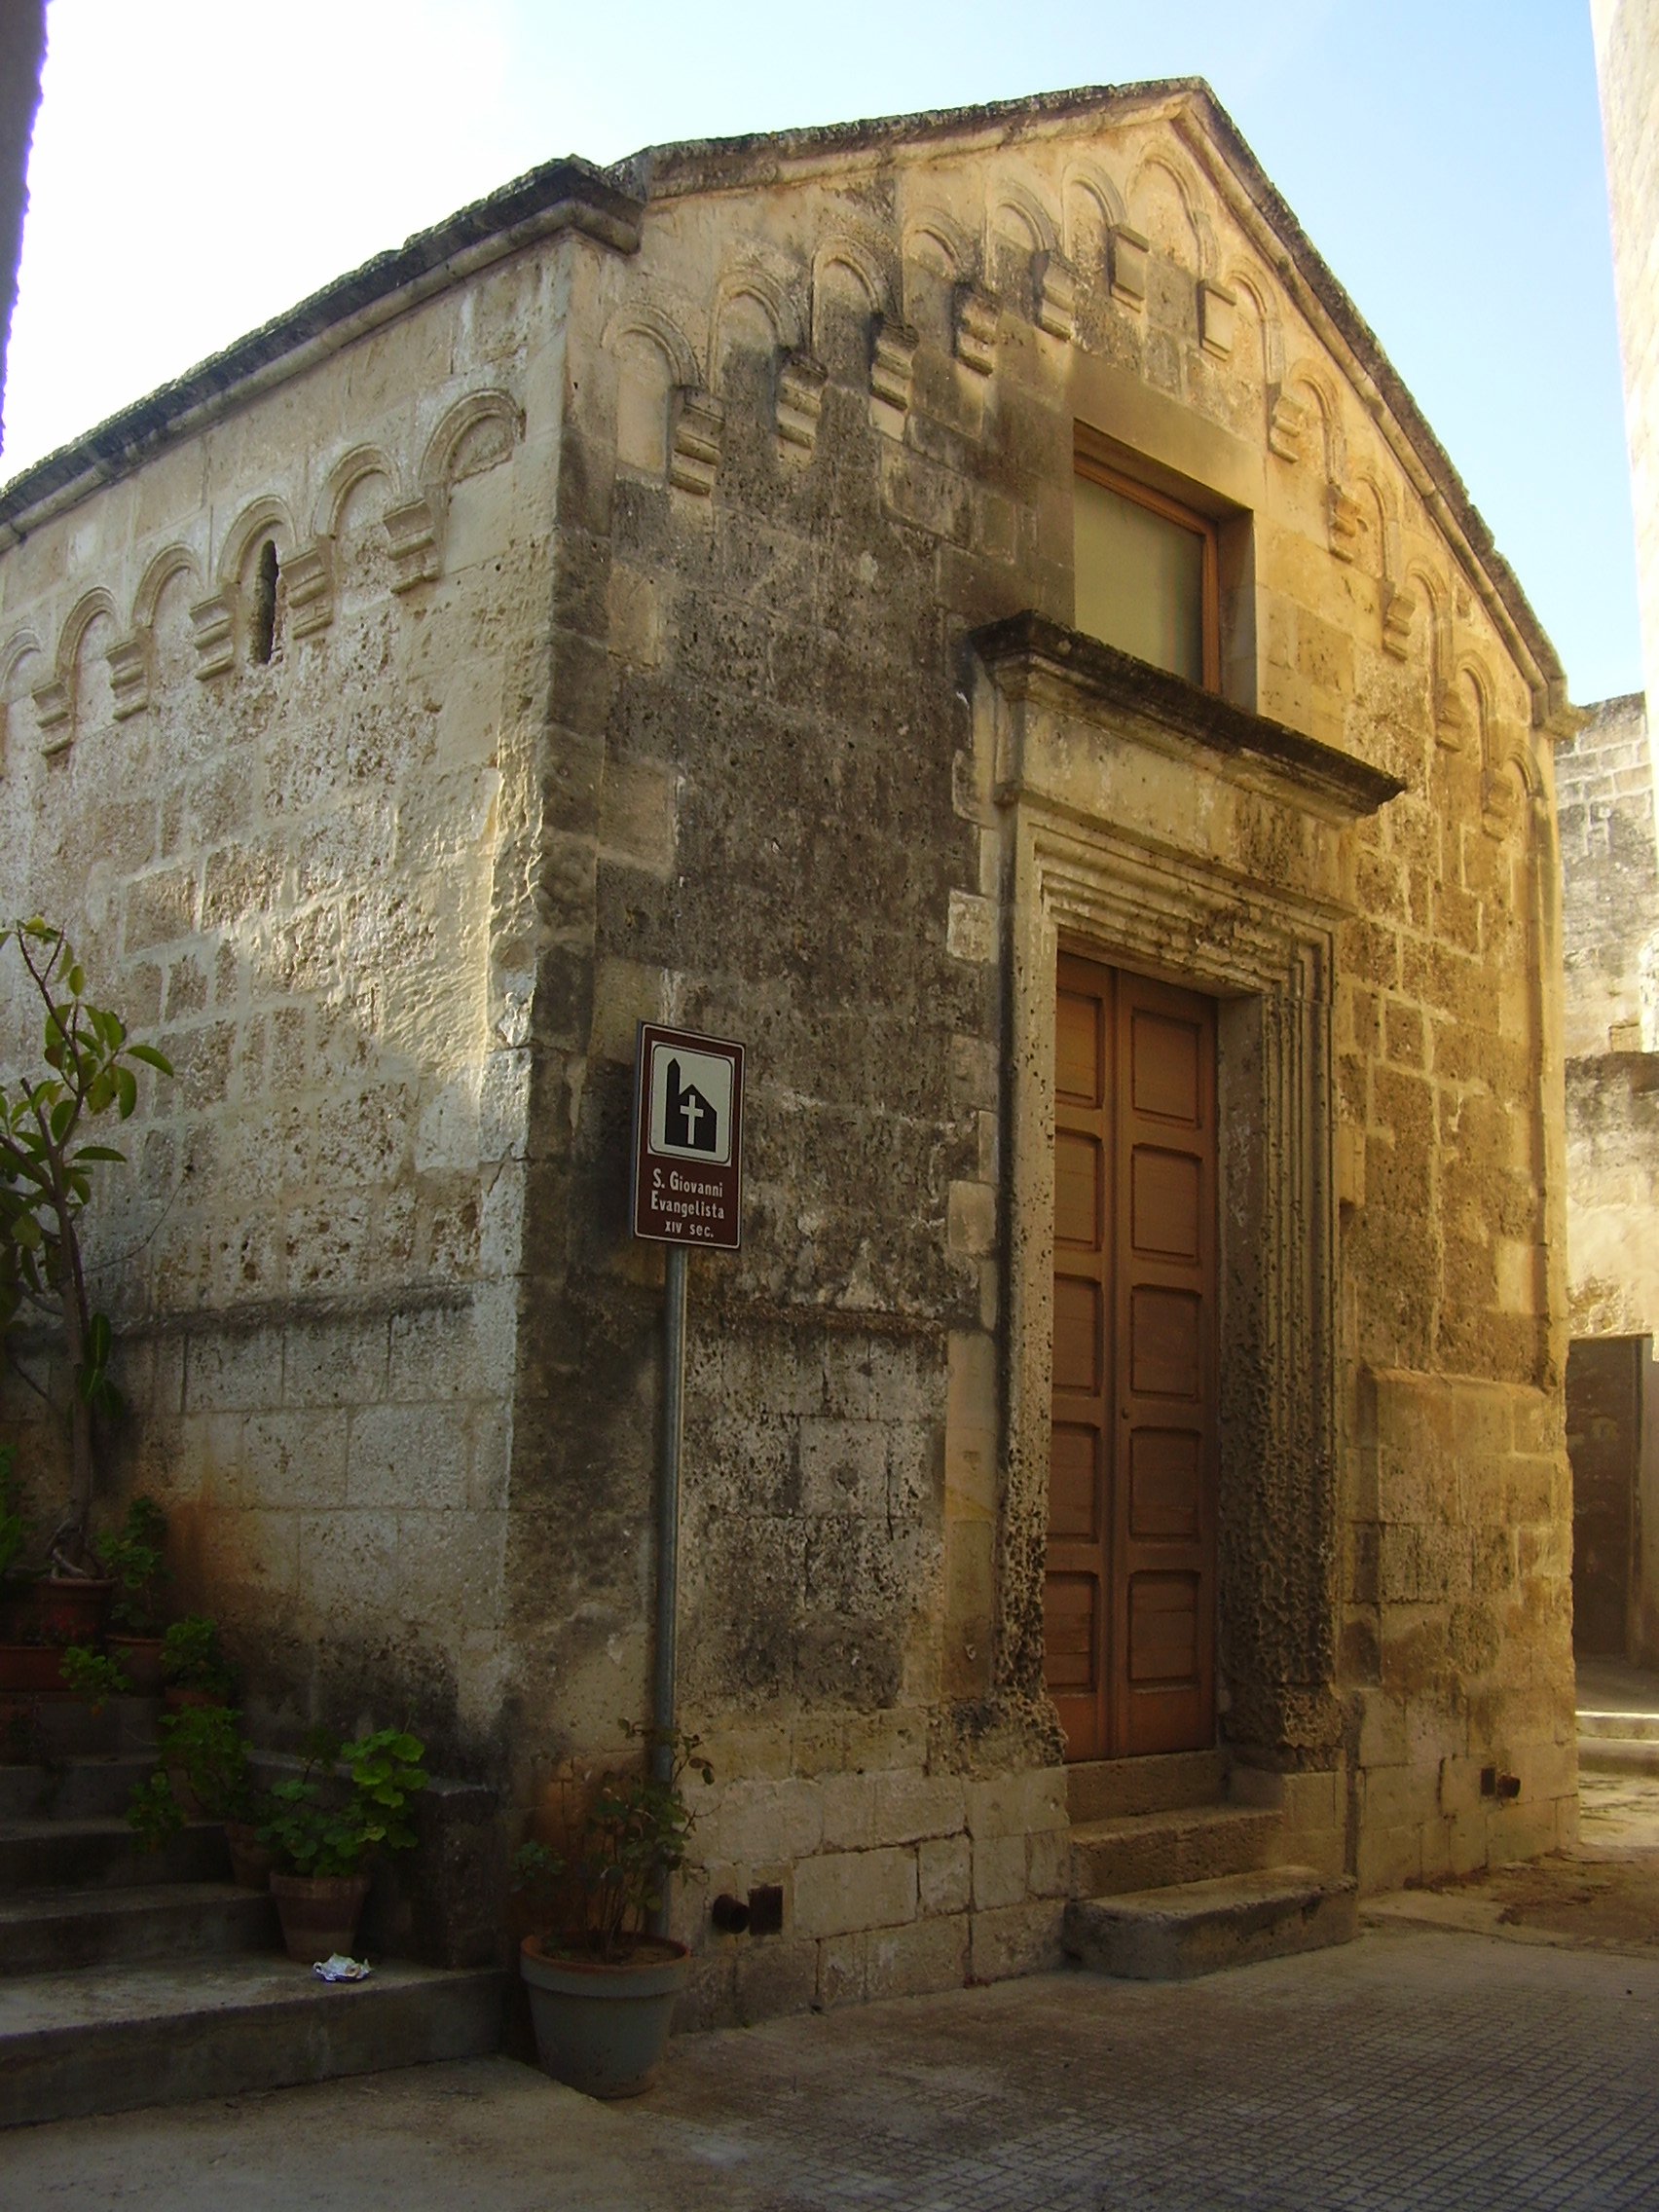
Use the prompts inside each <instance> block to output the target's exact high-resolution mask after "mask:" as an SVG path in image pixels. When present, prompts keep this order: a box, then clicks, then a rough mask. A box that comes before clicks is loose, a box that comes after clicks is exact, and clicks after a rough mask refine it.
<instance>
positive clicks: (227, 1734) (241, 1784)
mask: <svg viewBox="0 0 1659 2212" xmlns="http://www.w3.org/2000/svg"><path fill="white" fill-rule="evenodd" d="M240 1718H241V1715H240V1714H239V1713H237V1712H235V1711H233V1709H232V1708H231V1707H230V1706H228V1705H187V1706H186V1707H185V1708H184V1710H183V1712H182V1713H164V1714H163V1715H162V1717H161V1719H160V1720H158V1721H157V1723H156V1748H157V1755H158V1757H159V1760H160V1763H161V1765H162V1766H163V1767H164V1768H166V1771H167V1772H168V1773H169V1774H172V1773H174V1772H176V1773H179V1774H181V1775H182V1776H183V1777H184V1781H185V1784H186V1786H187V1788H189V1790H190V1792H191V1794H192V1795H193V1796H194V1797H195V1799H196V1801H197V1803H198V1804H199V1805H200V1806H201V1808H202V1810H203V1814H204V1815H205V1817H206V1818H207V1819H208V1820H210V1821H241V1820H246V1818H247V1816H248V1812H249V1810H250V1801H251V1798H252V1795H253V1783H252V1778H251V1777H250V1775H249V1774H248V1770H247V1754H248V1752H249V1751H250V1750H251V1749H252V1747H251V1745H250V1744H249V1743H248V1740H247V1738H246V1737H245V1736H243V1735H242V1733H241V1731H240V1728H239V1727H238V1725H237V1723H238V1722H239V1720H240Z"/></svg>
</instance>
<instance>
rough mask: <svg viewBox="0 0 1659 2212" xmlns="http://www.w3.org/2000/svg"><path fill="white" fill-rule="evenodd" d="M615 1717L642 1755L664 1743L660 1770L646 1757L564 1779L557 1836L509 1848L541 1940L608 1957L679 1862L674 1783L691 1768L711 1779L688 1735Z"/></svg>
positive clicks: (681, 1807)
mask: <svg viewBox="0 0 1659 2212" xmlns="http://www.w3.org/2000/svg"><path fill="white" fill-rule="evenodd" d="M622 1727H623V1730H624V1732H625V1733H626V1734H627V1736H628V1737H629V1738H630V1739H633V1740H637V1741H638V1742H639V1743H640V1745H641V1747H642V1750H643V1751H644V1752H645V1754H646V1755H647V1757H648V1754H649V1753H650V1752H651V1751H654V1750H655V1749H657V1748H658V1747H659V1746H662V1745H666V1746H667V1748H668V1752H669V1761H668V1765H669V1772H668V1779H667V1780H666V1781H660V1780H658V1779H657V1778H656V1777H655V1776H654V1775H653V1774H652V1773H651V1772H650V1771H649V1766H648V1765H642V1766H640V1767H638V1768H635V1767H627V1768H621V1769H616V1768H611V1769H608V1770H607V1771H606V1772H604V1773H602V1774H599V1775H596V1776H594V1777H592V1778H591V1780H590V1781H588V1782H587V1784H586V1785H585V1786H583V1785H581V1784H578V1783H577V1782H576V1781H574V1780H573V1779H572V1780H571V1782H570V1783H569V1784H567V1786H566V1801H565V1805H564V1808H563V1818H562V1820H561V1823H560V1825H561V1827H562V1829H563V1833H562V1835H561V1837H560V1839H559V1841H558V1842H557V1843H547V1842H542V1841H535V1842H531V1843H527V1844H524V1845H522V1846H521V1847H520V1849H519V1851H518V1852H517V1854H516V1855H515V1857H514V1860H513V1874H514V1877H515V1888H516V1889H517V1891H518V1893H519V1894H520V1895H521V1896H522V1897H524V1899H526V1901H527V1903H528V1905H529V1907H530V1910H531V1913H532V1915H533V1917H534V1919H535V1923H536V1932H537V1934H538V1935H539V1936H541V1939H542V1942H543V1945H544V1947H546V1948H548V1949H552V1950H562V1951H565V1952H572V1951H578V1950H580V1951H588V1952H591V1953H592V1954H593V1955H595V1956H596V1957H598V1958H601V1959H606V1960H612V1959H615V1958H616V1957H618V1956H619V1954H620V1953H621V1952H622V1951H624V1950H625V1949H626V1948H627V1947H628V1946H629V1944H630V1942H631V1941H632V1939H633V1938H634V1937H635V1936H639V1935H641V1934H642V1933H643V1932H644V1930H645V1920H646V1917H647V1915H648V1914H650V1913H651V1912H653V1911H654V1910H655V1909H656V1907H657V1906H658V1905H659V1904H660V1903H661V1901H662V1885H663V1879H664V1877H665V1876H666V1875H668V1874H672V1873H674V1872H675V1871H676V1870H677V1869H678V1868H679V1867H680V1866H682V1864H683V1863H684V1860H685V1845H686V1842H687V1839H688V1838H689V1836H690V1833H691V1830H692V1827H693V1826H694V1825H695V1822H694V1819H693V1816H692V1814H691V1812H690V1810H689V1808H688V1807H687V1805H686V1803H685V1798H684V1795H683V1792H682V1783H683V1781H684V1778H685V1776H686V1774H687V1773H688V1772H692V1771H695V1772H696V1773H698V1774H700V1775H701V1776H702V1778H703V1780H704V1781H705V1782H713V1780H714V1779H715V1775H714V1769H713V1768H712V1767H711V1766H710V1765H709V1763H708V1761H707V1760H706V1759H702V1758H699V1757H698V1755H697V1753H698V1748H699V1743H700V1739H699V1738H698V1737H696V1736H687V1735H685V1734H683V1733H682V1731H680V1730H674V1731H672V1732H668V1733H664V1732H663V1731H662V1730H659V1729H655V1728H637V1727H636V1726H635V1725H634V1724H633V1723H632V1722H631V1721H627V1720H625V1721H623V1723H622Z"/></svg>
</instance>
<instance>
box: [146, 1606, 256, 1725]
mask: <svg viewBox="0 0 1659 2212" xmlns="http://www.w3.org/2000/svg"><path fill="white" fill-rule="evenodd" d="M162 1677H163V1679H164V1681H165V1682H166V1701H167V1705H168V1707H169V1709H170V1710H171V1711H173V1712H175V1713H176V1712H178V1711H179V1710H180V1709H181V1708H182V1707H184V1706H187V1705H229V1703H230V1702H231V1700H232V1698H233V1697H235V1696H236V1694H237V1677H236V1670H235V1668H234V1667H233V1666H232V1665H231V1663H230V1661H229V1660H228V1659H227V1658H226V1657H225V1653H224V1647H223V1645H222V1644H221V1643H220V1641H219V1624H218V1622H217V1621H215V1620H212V1619H210V1618H209V1616H208V1615H207V1614H205V1613H186V1614H185V1616H184V1618H183V1620H180V1621H174V1622H173V1623H172V1625H171V1626H170V1627H169V1628H168V1630H167V1632H166V1636H164V1637H163V1639H162Z"/></svg>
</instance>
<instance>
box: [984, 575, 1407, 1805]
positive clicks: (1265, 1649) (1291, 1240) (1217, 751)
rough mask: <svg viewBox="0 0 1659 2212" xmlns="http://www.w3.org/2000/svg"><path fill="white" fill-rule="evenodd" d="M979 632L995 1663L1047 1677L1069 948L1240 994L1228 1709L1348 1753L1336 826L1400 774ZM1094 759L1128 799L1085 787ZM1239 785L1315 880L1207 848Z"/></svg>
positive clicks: (1306, 1752)
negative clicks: (1061, 1067)
mask: <svg viewBox="0 0 1659 2212" xmlns="http://www.w3.org/2000/svg"><path fill="white" fill-rule="evenodd" d="M974 643H975V646H976V649H977V653H978V655H979V661H980V667H981V670H982V671H983V672H984V678H985V681H983V682H981V683H980V685H979V696H978V699H977V702H976V704H977V715H976V720H977V746H976V750H977V753H978V754H980V755H981V756H985V759H984V765H985V767H986V768H987V769H988V771H989V775H988V781H989V784H990V795H991V797H992V799H993V801H994V804H995V808H996V813H997V817H998V821H999V827H1000V842H1001V854H1000V859H1001V893H1002V903H1003V911H1004V917H1005V924H1006V937H1005V941H1004V956H1005V959H1006V963H1007V967H1006V974H1007V977H1008V983H1009V999H1008V1006H1007V1022H1008V1041H1009V1051H1008V1060H1007V1067H1008V1088H1007V1096H1006V1101H1005V1115H1006V1123H1005V1126H1006V1128H1007V1130H1008V1137H1009V1141H1008V1144H1007V1146H1006V1148H1005V1159H1006V1168H1005V1176H1006V1194H1005V1195H1006V1203H1007V1209H1008V1210H1007V1221H1008V1234H1007V1240H1006V1247H1005V1249H1006V1252H1007V1268H1008V1274H1007V1282H1008V1329H1007V1336H1006V1339H1005V1342H1006V1346H1007V1364H1006V1399H1005V1434H1006V1468H1007V1481H1006V1488H1005V1492H1004V1508H1003V1515H1002V1527H1001V1531H1000V1534H1001V1545H1000V1560H999V1568H1000V1571H999V1575H998V1588H999V1610H1000V1618H999V1666H998V1676H999V1680H1000V1682H1001V1684H1002V1686H1003V1688H1004V1690H1005V1692H1006V1693H1012V1694H1013V1695H1014V1696H1015V1697H1018V1698H1020V1699H1021V1700H1024V1699H1027V1698H1036V1699H1039V1700H1043V1699H1046V1691H1045V1690H1044V1687H1043V1679H1042V1635H1043V1632H1042V1582H1043V1567H1044V1560H1045V1553H1046V1541H1047V1521H1048V1475H1049V1430H1050V1409H1051V1319H1052V1316H1051V1308H1052V1288H1051V1285H1052V1272H1053V1125H1054V1109H1053V1082H1054V1035H1053V1024H1054V976H1055V961H1056V957H1057V954H1058V952H1059V950H1060V948H1061V945H1062V943H1064V944H1067V945H1070V946H1072V947H1075V949H1077V950H1079V951H1082V952H1087V953H1088V955H1089V957H1091V958H1095V959H1099V960H1103V961H1107V962H1109V963H1111V964H1113V965H1116V966H1121V967H1124V968H1128V969H1132V970H1136V971H1139V972H1141V973H1144V974H1148V975H1153V976H1161V977H1166V978H1167V979H1168V980H1170V981H1172V982H1176V983H1179V984H1181V985H1183V986H1185V987H1187V988H1189V989H1194V990H1198V991H1203V992H1205V993H1207V994H1208V995H1210V996H1212V997H1214V998H1215V999H1216V1000H1217V1001H1218V1002H1220V1003H1219V1006H1218V1015H1219V1032H1220V1045H1221V1054H1220V1057H1221V1120H1222V1155H1223V1157H1222V1167H1221V1181H1222V1188H1223V1225H1222V1231H1223V1233H1222V1249H1221V1314H1220V1327H1221V1365H1222V1385H1221V1401H1220V1402H1221V1420H1222V1451H1221V1469H1220V1512H1219V1527H1218V1537H1219V1556H1218V1586H1219V1589H1220V1593H1221V1599H1220V1619H1219V1623H1218V1628H1219V1642H1218V1652H1219V1654H1220V1659H1219V1667H1220V1672H1221V1673H1222V1677H1223V1683H1224V1685H1225V1684H1227V1683H1228V1682H1229V1680H1230V1682H1231V1690H1232V1711H1231V1714H1229V1716H1228V1720H1227V1723H1226V1727H1227V1733H1228V1735H1229V1736H1230V1738H1231V1739H1232V1740H1233V1741H1234V1742H1235V1746H1236V1747H1237V1749H1238V1750H1239V1751H1241V1752H1242V1753H1243V1754H1244V1755H1245V1756H1246V1757H1248V1758H1250V1759H1252V1760H1254V1761H1255V1762H1256V1763H1262V1764H1268V1765H1301V1764H1317V1765H1326V1764H1329V1763H1331V1761H1332V1760H1333V1759H1334V1757H1335V1755H1336V1751H1337V1750H1338V1747H1339V1744H1340V1714H1339V1712H1338V1708H1337V1701H1336V1655H1337V1631H1338V1567H1339V1561H1340V1552H1341V1541H1340V1537H1341V1530H1340V1517H1339V1516H1340V1500H1339V1487H1338V1454H1337V1309H1336V1300H1337V1267H1336V1257H1337V1242H1336V1236H1337V1208H1336V1198H1335V1173H1334V1155H1335V1109H1334V1101H1333V1088H1332V1081H1333V1079H1332V1022H1331V1014H1332V1000H1333V995H1334V977H1335V930H1336V926H1337V924H1338V922H1339V921H1340V920H1341V918H1342V915H1343V913H1344V911H1345V902H1344V900H1343V898H1342V896H1341V884H1342V878H1343V873H1344V866H1343V848H1342V844H1341V831H1342V830H1344V829H1345V828H1346V827H1347V826H1348V825H1349V824H1351V822H1352V821H1353V819H1354V817H1355V815H1356V814H1358V813H1360V812H1369V811H1371V810H1372V809H1373V808H1374V807H1375V806H1376V805H1378V804H1380V803H1382V802H1383V800H1384V799H1385V798H1387V797H1390V796H1392V795H1394V793H1396V792H1397V791H1398V789H1399V786H1398V785H1397V784H1396V783H1395V782H1394V780H1393V779H1392V778H1390V777H1386V776H1383V775H1382V774H1381V773H1380V772H1379V771H1377V770H1374V769H1371V768H1369V767H1368V766H1367V765H1366V764H1365V763H1363V762H1358V761H1352V760H1350V759H1348V757H1347V756H1344V755H1341V754H1338V753H1336V752H1335V751H1334V749H1332V748H1328V747H1324V746H1318V745H1315V744H1314V743H1313V742H1312V741H1310V740H1307V739H1302V738H1299V737H1296V736H1295V735H1294V733H1291V732H1287V731H1281V730H1279V729H1278V728H1277V725H1274V724H1269V723H1265V722H1261V721H1259V720H1258V719H1257V718H1256V717H1254V716H1247V715H1244V714H1242V713H1241V711H1240V710H1238V709H1236V708H1233V707H1229V706H1227V705H1226V704H1225V703H1224V702H1222V701H1219V700H1211V699H1209V698H1207V697H1206V696H1205V695H1203V694H1199V693H1197V692H1195V691H1194V690H1193V687H1192V686H1190V685H1186V684H1184V683H1181V682H1179V680H1178V679H1174V678H1162V677H1156V676H1155V672H1152V671H1148V670H1143V669H1142V668H1141V667H1140V664H1138V663H1133V662H1125V660H1124V656H1123V655H1121V654H1116V653H1113V652H1111V650H1110V648H1107V647H1103V646H1097V645H1094V644H1093V643H1092V642H1091V641H1088V640H1084V639H1082V638H1079V637H1077V636H1076V634H1075V633H1072V632H1069V631H1060V630H1057V629H1056V628H1055V626H1053V625H1051V624H1047V623H1044V622H1041V621H1040V620H1038V618H1036V617H1031V616H1021V617H1016V618H1014V621H1013V622H1012V623H1003V624H998V625H996V626H995V628H994V629H993V630H991V631H989V632H980V633H978V634H977V636H976V639H975V641H974ZM1148 679H1152V681H1151V682H1148V681H1147V680H1148ZM1240 724H1242V725H1247V726H1246V727H1244V728H1242V729H1241V728H1240V726H1239V725H1240ZM1218 741H1219V742H1218ZM1141 754H1144V755H1146V756H1149V757H1147V758H1146V759H1145V760H1144V761H1143V760H1141V759H1138V758H1137V756H1138V755H1141ZM1171 767H1173V768H1174V769H1175V770H1176V774H1177V778H1182V779H1184V777H1185V775H1186V773H1187V772H1188V771H1190V773H1191V780H1192V794H1193V795H1192V804H1191V806H1190V807H1188V808H1185V809H1181V808H1177V809H1176V810H1175V814H1174V815H1173V816H1171V815H1169V814H1168V813H1167V812H1166V814H1165V816H1164V818H1163V819H1162V821H1161V822H1160V821H1158V820H1156V819H1155V817H1156V815H1157V809H1156V806H1152V807H1143V806H1142V805H1141V804H1140V800H1139V797H1138V796H1137V793H1144V792H1146V791H1148V790H1151V789H1152V788H1153V787H1154V786H1156V784H1157V782H1158V779H1159V777H1160V775H1161V776H1162V778H1163V783H1164V788H1165V789H1166V790H1167V789H1169V788H1171V784H1170V776H1169V770H1170V768H1171ZM1143 770H1144V771H1145V772H1144V773H1142V771H1143ZM1091 780H1092V785H1093V789H1094V790H1095V791H1096V792H1097V793H1103V794H1104V795H1105V800H1106V803H1107V804H1111V805H1112V811H1113V815H1114V818H1113V819H1108V818H1107V814H1106V812H1105V811H1104V807H1101V808H1100V810H1096V809H1095V808H1094V807H1093V806H1091V804H1090V803H1089V793H1090V786H1091ZM1218 784H1221V785H1224V786H1225V785H1229V784H1231V785H1233V786H1234V787H1235V791H1237V792H1243V793H1248V794H1249V795H1248V798H1247V801H1246V804H1247V806H1249V807H1250V808H1252V809H1254V813H1255V815H1256V816H1260V815H1262V814H1264V813H1265V812H1271V813H1274V814H1276V813H1279V812H1281V811H1288V812H1289V813H1290V814H1291V815H1292V816H1293V817H1295V828H1296V831H1297V834H1298V836H1299V837H1300V839H1301V848H1300V849H1301V853H1302V856H1303V859H1304V863H1305V865H1304V866H1302V867H1301V868H1300V870H1299V872H1300V873H1301V874H1302V876H1303V879H1304V880H1303V881H1302V882H1301V883H1291V882H1285V881H1280V882H1277V883H1275V882H1272V881H1270V880H1267V879H1266V878H1265V877H1264V876H1261V875H1251V874H1246V873H1243V872H1241V871H1240V869H1239V868H1238V866H1237V865H1236V859H1235V855H1232V854H1230V855H1228V856H1227V857H1226V858H1224V857H1223V856H1222V855H1221V854H1220V853H1218V852H1216V851H1215V850H1213V849H1211V850H1207V851H1206V850H1205V849H1204V848H1205V840H1206V835H1207V834H1209V832H1208V831H1207V830H1206V821H1207V820H1208V819H1209V818H1210V816H1211V815H1212V813H1213V810H1212V809H1210V808H1207V807H1206V805H1205V804H1204V803H1203V801H1204V799H1205V797H1206V796H1207V795H1209V794H1210V793H1213V791H1214V788H1215V787H1216V786H1217V785H1218ZM1173 788H1174V789H1176V790H1178V791H1179V790H1183V789H1184V782H1182V781H1178V782H1177V783H1176V784H1175V785H1174V786H1173ZM1114 793H1122V794H1123V797H1124V801H1125V803H1124V804H1123V805H1122V806H1121V807H1120V806H1119V805H1117V804H1116V803H1114V800H1113V794H1114ZM1137 812H1138V813H1140V814H1141V817H1142V818H1141V819H1140V820H1139V821H1137V820H1135V819H1134V817H1135V815H1136V813H1137ZM1183 812H1184V813H1185V815H1186V818H1187V819H1186V821H1185V822H1184V823H1183V822H1182V821H1181V820H1180V819H1179V817H1180V815H1181V814H1182V813H1183ZM1177 838H1179V839H1180V842H1177V841H1176V840H1177ZM1230 1130H1231V1131H1232V1136H1231V1140H1230V1137H1229V1131H1230ZM1230 1147H1231V1150H1230ZM1223 1702H1224V1703H1225V1702H1226V1698H1225V1694H1224V1698H1223Z"/></svg>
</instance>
